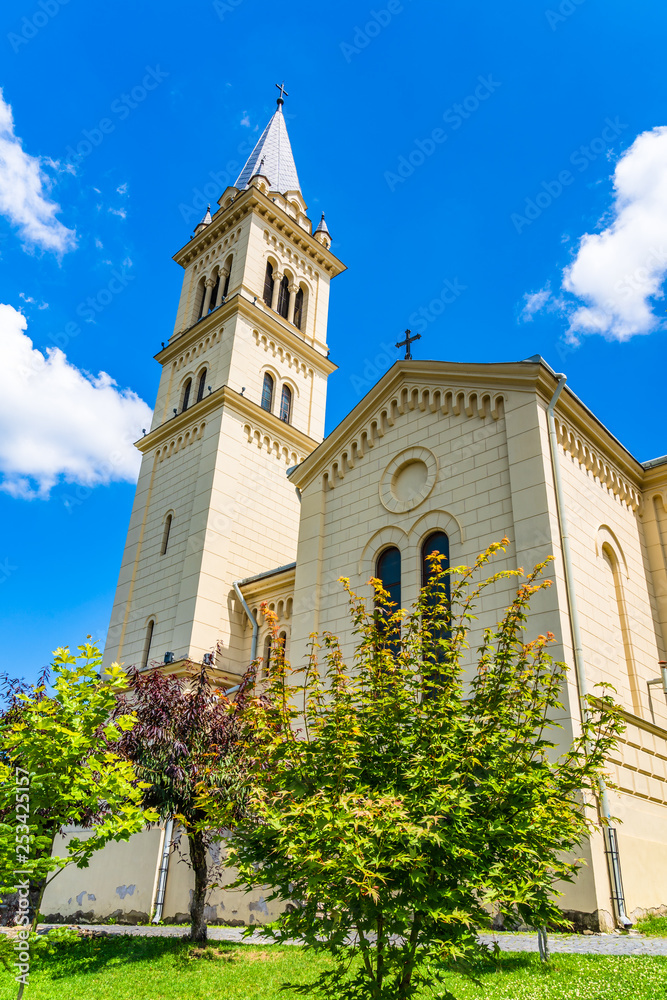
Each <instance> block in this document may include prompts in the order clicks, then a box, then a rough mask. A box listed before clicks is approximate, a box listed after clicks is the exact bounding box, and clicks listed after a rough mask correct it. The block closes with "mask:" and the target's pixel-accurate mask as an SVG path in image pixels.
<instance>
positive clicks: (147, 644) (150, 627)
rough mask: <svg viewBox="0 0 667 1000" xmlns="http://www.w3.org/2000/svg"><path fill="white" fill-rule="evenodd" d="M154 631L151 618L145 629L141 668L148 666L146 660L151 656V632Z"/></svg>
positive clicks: (153, 623)
mask: <svg viewBox="0 0 667 1000" xmlns="http://www.w3.org/2000/svg"><path fill="white" fill-rule="evenodd" d="M154 629H155V622H154V621H153V619H152V618H151V620H150V621H149V623H148V627H147V629H146V640H145V642H144V655H143V656H142V658H141V666H142V667H147V666H148V659H149V657H150V655H151V643H152V642H153V631H154Z"/></svg>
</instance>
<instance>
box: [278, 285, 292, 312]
mask: <svg viewBox="0 0 667 1000" xmlns="http://www.w3.org/2000/svg"><path fill="white" fill-rule="evenodd" d="M278 312H279V313H280V315H281V316H282V317H283V319H287V313H288V312H289V278H288V277H287V275H286V274H285V275H283V280H282V281H281V282H280V291H279V292H278Z"/></svg>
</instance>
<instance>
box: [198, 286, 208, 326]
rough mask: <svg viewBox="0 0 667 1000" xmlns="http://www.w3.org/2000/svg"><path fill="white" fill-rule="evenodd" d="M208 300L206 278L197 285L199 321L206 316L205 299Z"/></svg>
mask: <svg viewBox="0 0 667 1000" xmlns="http://www.w3.org/2000/svg"><path fill="white" fill-rule="evenodd" d="M205 298H206V281H205V279H204V278H200V279H199V284H198V285H197V319H198V320H199V319H201V318H202V316H203V314H204V299H205Z"/></svg>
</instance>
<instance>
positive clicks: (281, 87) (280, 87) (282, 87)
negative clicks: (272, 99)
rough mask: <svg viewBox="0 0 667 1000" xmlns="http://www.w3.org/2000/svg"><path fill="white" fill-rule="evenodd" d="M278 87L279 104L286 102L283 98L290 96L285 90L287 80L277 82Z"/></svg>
mask: <svg viewBox="0 0 667 1000" xmlns="http://www.w3.org/2000/svg"><path fill="white" fill-rule="evenodd" d="M276 87H277V88H278V90H279V91H280V97H279V98H278V104H284V103H285V101H284V100H283V98H284V97H289V94H288V93H287V91H286V90H285V81H284V80H283V82H282V83H277V84H276Z"/></svg>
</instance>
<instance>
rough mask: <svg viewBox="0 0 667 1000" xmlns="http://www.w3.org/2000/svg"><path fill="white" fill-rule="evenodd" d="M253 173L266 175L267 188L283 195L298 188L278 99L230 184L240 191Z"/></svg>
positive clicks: (299, 189)
mask: <svg viewBox="0 0 667 1000" xmlns="http://www.w3.org/2000/svg"><path fill="white" fill-rule="evenodd" d="M255 174H262V175H263V176H264V177H266V178H267V179H268V181H269V185H270V187H271V190H272V191H279V192H280V194H285V193H286V192H287V191H299V192H300V191H301V187H300V185H299V177H298V175H297V172H296V165H295V163H294V156H293V154H292V147H291V145H290V141H289V136H288V134H287V126H286V125H285V118H284V117H283V112H282V102H281V101H279V103H278V108H277V110H276V112H275V114H274V115H273V117H272V118H271V121H270V122H269V124H268V125H267V126H266V128H265V129H264V131H263V132H262V134H261V136H260V138H259V141H258V143H257V145H256V146H255V148H254V149H253V151H252V153H251V154H250V156H249V157H248V159H247V161H246V165H245V166H244V168H243V170H242V171H241V173H240V174H239V176H238V178H237V180H236V184H235V185H234V186H235V187H237V188H238V189H239V190H241V191H242V190H243V188H245V187H247V186H248V182H249V180H250V178H251V177H254V176H255Z"/></svg>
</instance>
